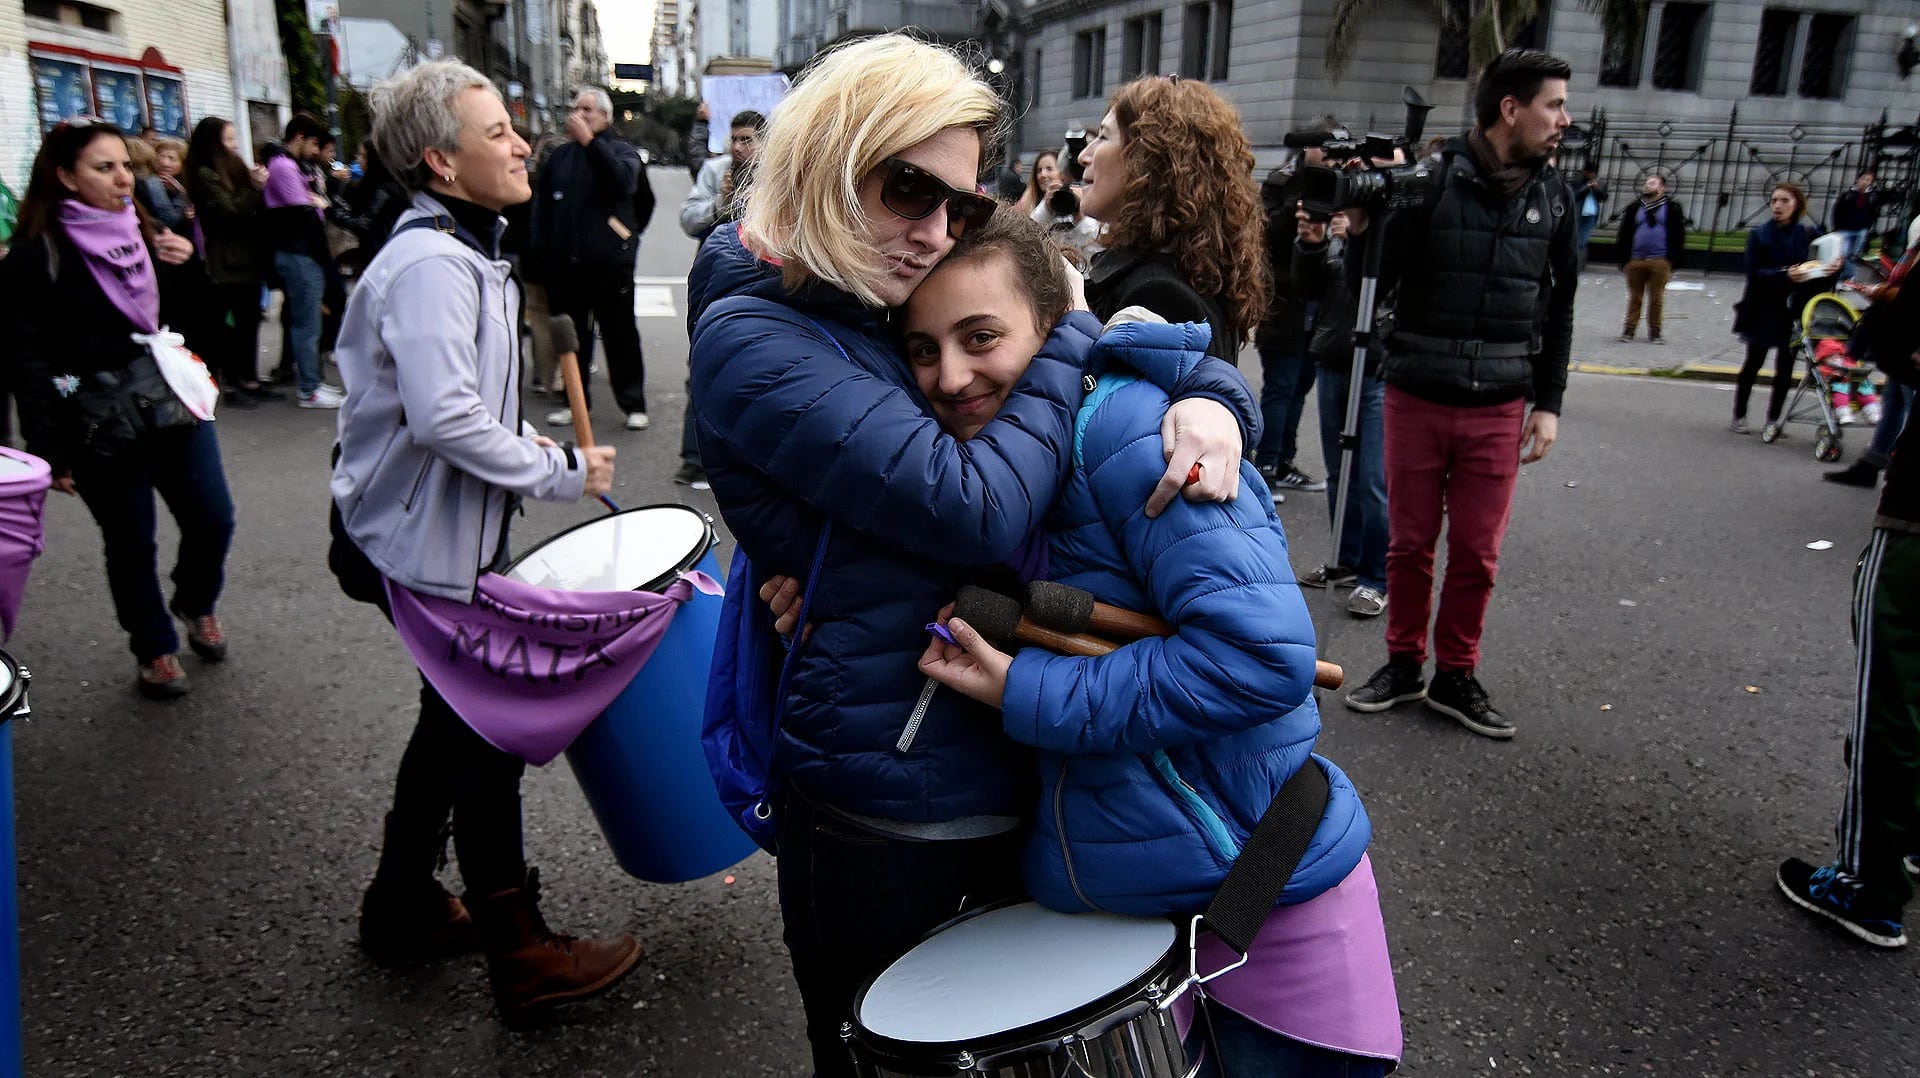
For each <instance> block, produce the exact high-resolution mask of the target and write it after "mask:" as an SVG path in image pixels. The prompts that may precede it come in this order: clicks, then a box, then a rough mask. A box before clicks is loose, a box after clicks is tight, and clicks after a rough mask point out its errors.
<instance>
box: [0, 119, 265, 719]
mask: <svg viewBox="0 0 1920 1078" xmlns="http://www.w3.org/2000/svg"><path fill="white" fill-rule="evenodd" d="M132 196H133V170H132V165H131V162H130V161H129V157H128V153H127V141H126V139H125V138H124V137H123V136H122V135H121V133H120V130H119V129H118V128H116V127H114V126H112V125H111V124H107V123H104V122H98V121H94V122H87V121H76V122H70V123H63V124H60V125H58V126H56V127H55V128H54V129H53V130H52V131H49V132H48V133H47V136H46V139H45V141H43V142H42V143H41V145H40V153H39V155H38V156H37V157H35V158H34V162H33V172H32V174H31V175H30V176H29V178H28V181H27V191H26V195H25V197H23V198H22V199H21V202H20V218H19V228H18V231H17V232H16V233H15V236H14V245H13V250H12V252H11V253H10V254H9V255H8V256H7V259H6V261H5V262H0V290H4V292H5V293H6V295H7V296H8V302H9V307H10V309H11V311H12V316H11V318H10V320H9V324H8V326H7V327H6V332H7V337H8V341H9V344H10V348H9V350H8V352H7V353H6V354H7V357H8V358H7V367H8V370H7V376H8V381H9V382H11V384H12V386H13V389H14V392H15V394H16V395H17V396H18V398H19V401H20V421H21V422H20V425H21V427H22V429H23V432H24V433H25V434H26V438H27V449H28V451H29V452H31V453H34V454H35V455H37V456H39V457H41V458H43V459H45V460H46V462H47V463H48V465H49V466H50V467H51V468H52V470H53V476H54V480H53V485H54V488H55V489H56V490H59V491H61V492H62V493H65V494H77V495H79V496H80V498H81V500H82V501H84V502H86V504H87V509H88V510H89V511H90V512H92V513H93V518H94V520H95V521H96V522H97V523H98V524H99V525H100V532H101V535H102V537H103V539H104V540H105V546H106V556H107V585H108V587H109V588H110V589H111V591H112V593H113V605H114V609H115V611H116V612H117V614H118V615H119V619H120V625H121V627H122V628H124V629H125V630H126V631H127V634H128V637H129V641H128V643H129V646H130V648H131V649H132V651H133V655H134V659H135V660H136V661H137V662H138V663H139V674H138V677H137V679H136V681H135V683H134V686H135V688H136V689H138V690H139V691H140V692H141V693H142V694H143V695H145V696H147V697H149V698H151V699H156V700H165V699H172V698H174V697H177V696H180V695H181V694H183V693H185V692H186V691H187V679H186V674H185V672H184V671H183V670H182V669H181V667H180V660H179V657H178V656H177V654H176V652H178V651H179V647H180V640H179V636H178V635H177V633H176V631H175V629H174V625H173V618H175V617H178V618H180V619H182V620H184V621H185V622H186V623H187V643H188V644H190V645H191V646H192V647H193V650H194V652H195V653H196V654H198V655H199V656H200V657H201V658H203V659H205V660H207V661H209V662H217V661H219V660H220V659H222V658H224V657H225V655H226V647H227V644H226V637H225V635H224V634H223V632H222V631H221V627H220V622H219V620H218V619H217V618H216V617H215V616H214V612H213V608H214V603H215V601H216V600H218V598H219V596H220V589H221V585H222V583H223V582H224V577H225V571H226V560H227V547H228V544H229V543H230V542H231V540H232V537H233V500H232V497H231V496H230V495H229V494H228V492H227V478H226V473H225V471H224V470H223V469H222V467H221V463H220V444H219V442H218V441H217V440H215V438H214V433H213V425H212V424H211V423H202V422H197V421H195V420H193V418H192V416H191V415H188V414H186V413H185V411H184V408H182V407H181V406H180V404H179V402H178V401H177V400H174V401H172V404H171V407H166V406H162V407H156V408H152V409H147V408H141V409H137V410H136V409H132V408H129V407H125V406H124V405H125V398H124V397H121V396H120V395H119V394H118V393H116V392H115V386H116V385H118V384H119V383H121V382H123V381H125V380H127V379H129V378H131V377H135V376H138V375H140V374H141V372H142V371H143V370H144V371H146V372H148V373H151V372H152V371H153V370H154V368H153V367H152V366H151V361H150V360H148V359H147V357H149V356H150V354H151V348H152V346H151V345H150V344H149V343H148V342H147V341H146V340H144V339H143V338H145V337H147V336H149V335H153V334H155V333H156V331H158V330H160V329H161V328H162V327H163V326H165V325H167V324H168V322H169V320H170V319H169V317H168V316H169V315H175V316H183V315H187V314H190V312H188V311H184V310H181V309H179V306H180V305H179V304H178V302H177V297H174V296H170V295H168V292H169V284H168V279H167V277H166V276H165V275H164V274H161V273H159V272H158V270H159V269H160V267H161V265H172V266H179V265H184V264H186V263H187V262H188V261H189V260H191V259H192V257H193V244H192V242H191V241H189V240H187V239H186V238H185V237H183V236H177V235H174V234H173V233H170V232H166V231H164V230H162V231H159V232H156V231H155V230H154V229H153V228H152V227H151V226H150V225H149V224H148V223H147V222H146V221H144V220H143V219H142V218H141V217H140V215H139V212H138V210H137V209H135V207H134V206H133V204H132ZM143 392H151V393H153V394H154V396H155V397H157V398H159V399H161V400H163V401H164V400H166V399H167V398H170V397H171V391H163V390H162V388H161V387H158V386H154V385H151V384H147V385H144V386H143ZM156 493H158V494H159V495H160V496H161V497H162V498H164V499H166V502H167V507H168V508H169V509H171V510H172V511H173V516H174V520H175V522H176V523H177V524H178V525H179V529H180V553H179V558H178V560H177V561H176V563H175V565H174V570H173V582H174V594H173V599H172V601H171V602H168V601H165V600H164V599H163V598H162V595H161V590H160V577H159V572H158V569H157V566H156V564H155V556H156V553H157V551H156V545H155V537H154V528H155V519H154V503H153V496H154V494H156Z"/></svg>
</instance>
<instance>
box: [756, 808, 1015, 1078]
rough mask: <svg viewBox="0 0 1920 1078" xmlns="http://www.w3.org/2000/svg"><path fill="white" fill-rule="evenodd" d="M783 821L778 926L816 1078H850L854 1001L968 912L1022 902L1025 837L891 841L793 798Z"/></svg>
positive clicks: (781, 813) (782, 812)
mask: <svg viewBox="0 0 1920 1078" xmlns="http://www.w3.org/2000/svg"><path fill="white" fill-rule="evenodd" d="M778 813H779V817H780V819H779V850H780V856H779V860H778V865H779V868H780V916H781V918H782V919H783V920H784V921H785V924H786V933H785V935H786V941H787V950H788V951H789V952H790V953H791V954H792V955H793V979H794V981H795V982H796V983H798V984H799V986H800V1000H801V1002H802V1003H803V1004H804V1005H805V1007H806V1012H807V1041H808V1043H810V1044H811V1045H812V1047H813V1067H814V1073H815V1075H816V1076H817V1078H853V1075H854V1071H853V1060H852V1057H850V1056H849V1055H848V1054H847V1049H846V1046H845V1044H844V1043H842V1041H841V1039H840V1023H842V1022H844V1021H846V1020H847V1018H848V1016H849V1015H850V1014H852V1012H853V997H854V995H855V993H857V992H858V991H859V990H860V989H861V988H862V987H864V986H865V984H866V982H867V981H868V980H869V979H871V978H872V977H874V976H876V975H877V974H879V973H880V971H881V970H883V969H885V968H886V967H887V966H888V965H890V964H891V963H892V962H893V960H894V959H896V958H899V957H900V956H901V955H903V954H906V953H907V952H908V951H910V950H912V949H913V945H914V944H916V943H918V942H920V938H921V937H922V936H925V935H926V934H927V933H928V932H930V931H932V930H933V929H934V928H936V927H938V926H939V925H940V924H942V923H944V922H946V921H949V920H952V919H953V918H954V917H955V916H957V915H958V914H959V913H960V912H961V911H962V910H964V909H972V908H974V907H977V906H981V905H984V904H986V903H988V902H994V901H997V900H999V899H1002V898H1008V897H1012V896H1014V895H1018V894H1020V893H1021V892H1020V864H1019V857H1020V833H1019V832H1018V831H1014V832H1009V833H1007V834H1003V835H994V836H992V837H989V838H981V839H961V840H955V841H947V842H915V841H911V840H908V839H901V838H889V837H886V836H884V835H878V834H874V833H872V832H869V831H865V830H863V829H862V828H860V827H859V826H858V825H857V824H853V823H851V822H847V821H843V820H841V819H839V818H837V817H836V816H834V815H833V814H831V813H828V812H825V811H823V810H821V809H819V808H817V807H815V806H813V805H812V804H809V803H808V802H807V801H806V800H805V799H804V798H800V797H794V796H788V797H786V798H784V799H783V800H782V802H781V804H780V807H779V809H778Z"/></svg>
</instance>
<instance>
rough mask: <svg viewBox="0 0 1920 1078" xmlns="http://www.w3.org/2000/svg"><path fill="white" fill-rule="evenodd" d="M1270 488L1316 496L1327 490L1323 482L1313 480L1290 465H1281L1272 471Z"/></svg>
mask: <svg viewBox="0 0 1920 1078" xmlns="http://www.w3.org/2000/svg"><path fill="white" fill-rule="evenodd" d="M1274 473H1275V474H1274V478H1273V480H1272V482H1271V484H1270V485H1271V486H1272V487H1273V489H1275V490H1297V491H1300V492H1301V493H1303V494H1318V493H1320V492H1321V491H1324V490H1326V489H1327V484H1326V482H1325V481H1324V480H1320V479H1315V478H1314V477H1312V476H1310V475H1308V474H1307V473H1305V472H1303V471H1301V470H1300V469H1298V468H1295V467H1293V466H1291V465H1287V464H1282V465H1281V466H1280V467H1278V468H1275V469H1274Z"/></svg>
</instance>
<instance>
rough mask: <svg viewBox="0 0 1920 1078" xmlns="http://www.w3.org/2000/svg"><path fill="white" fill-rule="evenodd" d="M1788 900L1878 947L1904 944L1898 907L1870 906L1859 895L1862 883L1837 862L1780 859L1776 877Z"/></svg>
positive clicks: (1904, 935)
mask: <svg viewBox="0 0 1920 1078" xmlns="http://www.w3.org/2000/svg"><path fill="white" fill-rule="evenodd" d="M1774 879H1775V881H1776V882H1778V883H1779V884H1780V893H1781V894H1784V895H1786V896H1787V901H1789V902H1792V903H1793V904H1794V905H1796V906H1798V907H1800V908H1801V909H1803V910H1806V911H1807V912H1808V913H1811V914H1815V915H1817V916H1820V917H1825V918H1826V919H1827V920H1829V921H1832V922H1833V923H1834V924H1837V925H1839V926H1840V927H1841V928H1844V929H1846V930H1847V931H1848V932H1851V933H1853V934H1854V935H1856V936H1858V937H1860V938H1861V939H1863V940H1865V941H1867V942H1868V943H1871V944H1873V945H1874V946H1875V947H1887V948H1893V947H1905V946H1906V945H1907V933H1906V930H1905V929H1904V928H1903V927H1902V926H1901V924H1900V911H1899V910H1897V909H1871V908H1869V907H1868V906H1867V905H1865V904H1864V903H1862V901H1861V898H1860V885H1859V884H1858V883H1855V882H1854V881H1853V880H1851V879H1849V878H1847V876H1846V875H1845V874H1843V873H1842V872H1841V871H1840V869H1839V867H1838V866H1836V865H1821V866H1820V867H1819V868H1815V867H1813V866H1812V865H1810V864H1807V863H1806V862H1805V861H1802V860H1800V859H1799V858H1798V857H1789V858H1787V859H1786V860H1785V861H1782V862H1780V871H1779V873H1778V874H1777V875H1775V877H1774Z"/></svg>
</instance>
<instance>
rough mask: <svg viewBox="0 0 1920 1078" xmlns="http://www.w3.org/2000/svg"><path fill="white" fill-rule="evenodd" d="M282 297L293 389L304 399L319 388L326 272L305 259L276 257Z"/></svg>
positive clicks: (283, 254)
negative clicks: (321, 305) (321, 323)
mask: <svg viewBox="0 0 1920 1078" xmlns="http://www.w3.org/2000/svg"><path fill="white" fill-rule="evenodd" d="M273 264H274V267H275V268H276V269H277V270H278V271H279V273H280V292H281V295H282V297H283V299H282V303H281V308H280V321H281V324H282V325H284V326H285V327H286V330H287V336H286V355H288V356H289V357H291V358H292V361H293V380H294V387H295V388H296V389H298V390H299V391H300V395H301V396H303V397H304V396H307V395H309V394H311V393H312V392H313V391H314V390H316V389H319V388H320V304H321V302H322V301H323V299H324V298H325V295H326V290H327V272H326V270H325V269H324V268H323V267H322V266H321V265H320V263H318V262H316V261H314V260H313V259H311V258H308V257H307V256H306V255H300V254H293V253H290V252H287V251H279V252H277V253H275V254H274V256H273Z"/></svg>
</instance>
